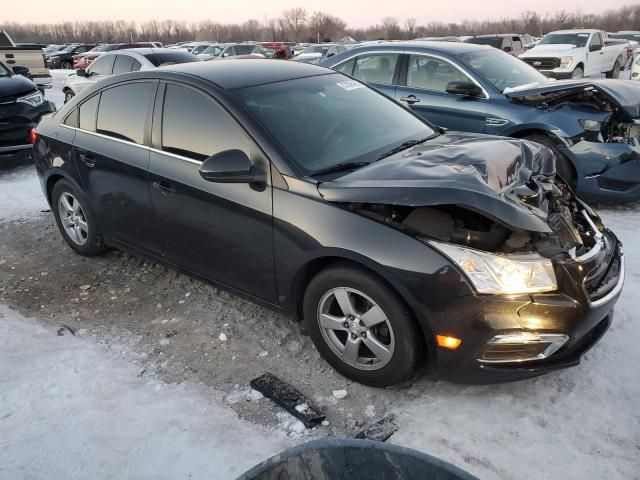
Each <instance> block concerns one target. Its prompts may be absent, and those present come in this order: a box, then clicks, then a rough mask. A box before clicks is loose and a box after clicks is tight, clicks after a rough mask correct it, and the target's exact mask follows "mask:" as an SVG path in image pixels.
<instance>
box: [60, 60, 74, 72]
mask: <svg viewBox="0 0 640 480" xmlns="http://www.w3.org/2000/svg"><path fill="white" fill-rule="evenodd" d="M60 68H61V69H63V70H71V69H72V68H73V63H72V62H70V61H69V60H63V61H62V63H60Z"/></svg>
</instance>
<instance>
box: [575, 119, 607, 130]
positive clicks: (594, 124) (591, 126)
mask: <svg viewBox="0 0 640 480" xmlns="http://www.w3.org/2000/svg"><path fill="white" fill-rule="evenodd" d="M578 122H580V125H582V128H584V129H585V130H589V131H590V132H599V131H600V127H601V126H602V122H599V121H597V120H578Z"/></svg>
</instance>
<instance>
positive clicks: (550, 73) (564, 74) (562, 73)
mask: <svg viewBox="0 0 640 480" xmlns="http://www.w3.org/2000/svg"><path fill="white" fill-rule="evenodd" d="M538 71H539V72H540V73H541V74H543V75H544V76H545V77H549V78H555V79H556V80H566V79H569V78H571V75H573V70H563V69H562V70H561V69H559V68H557V69H555V70H538Z"/></svg>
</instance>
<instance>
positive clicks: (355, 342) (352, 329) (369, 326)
mask: <svg viewBox="0 0 640 480" xmlns="http://www.w3.org/2000/svg"><path fill="white" fill-rule="evenodd" d="M317 318H318V325H319V327H320V331H321V332H322V337H323V338H324V340H325V342H327V345H328V346H329V348H331V350H332V351H333V352H334V353H335V354H336V355H337V356H338V357H339V358H340V359H341V360H342V361H343V362H345V363H346V364H347V365H350V366H351V367H354V368H357V369H358V370H378V369H380V368H382V367H384V366H385V365H387V364H388V363H389V362H390V361H391V358H392V357H393V351H394V348H395V338H394V335H393V329H392V328H391V323H390V322H389V319H388V318H387V315H386V314H385V313H384V311H383V310H382V308H380V306H379V305H378V304H377V303H376V302H374V301H373V300H372V299H371V298H370V297H368V296H367V295H365V294H364V293H362V292H360V291H359V290H356V289H354V288H349V287H338V288H333V289H331V290H329V291H328V292H327V293H325V294H324V295H323V297H322V298H321V299H320V303H319V304H318V314H317Z"/></svg>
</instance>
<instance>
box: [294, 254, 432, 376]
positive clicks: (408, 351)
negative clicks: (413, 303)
mask: <svg viewBox="0 0 640 480" xmlns="http://www.w3.org/2000/svg"><path fill="white" fill-rule="evenodd" d="M339 287H347V288H353V289H356V290H359V291H360V292H362V293H364V294H366V295H367V296H368V297H370V298H371V299H372V300H373V301H375V302H376V303H377V304H378V305H379V306H380V308H381V309H382V310H383V311H384V313H385V315H386V317H387V319H388V322H389V324H390V325H391V328H392V330H393V335H394V337H395V348H394V351H393V355H392V356H391V359H390V360H389V362H388V363H387V364H386V365H385V366H383V367H381V368H379V369H378V370H362V369H359V368H356V367H353V366H351V365H349V364H347V363H346V362H344V361H343V360H342V359H341V358H340V357H339V356H338V355H336V354H335V353H334V351H333V350H332V349H331V347H330V346H329V345H328V344H327V341H326V340H325V338H324V336H323V335H322V332H321V329H320V325H319V323H318V316H317V312H318V309H319V306H320V302H321V299H322V297H323V296H324V295H325V294H326V293H327V292H329V291H330V290H332V289H334V288H339ZM304 322H305V327H306V330H307V332H308V333H309V335H310V337H311V339H312V341H313V343H314V345H315V346H316V348H317V349H318V351H319V353H320V355H321V356H322V357H323V358H324V359H325V360H326V361H327V362H328V363H329V364H330V365H331V366H332V367H333V368H335V369H336V370H337V371H338V372H340V373H341V374H342V375H344V376H345V377H347V378H350V379H352V380H354V381H356V382H359V383H362V384H364V385H368V386H371V387H388V386H391V385H395V384H397V383H399V382H402V381H404V380H407V379H408V378H409V377H411V375H412V374H413V373H414V371H415V369H416V367H417V365H418V363H419V361H420V359H421V358H422V356H423V353H424V352H423V350H424V341H423V338H422V331H421V330H420V328H419V327H418V325H417V323H416V321H415V319H414V317H413V314H412V312H410V310H409V309H408V308H407V306H406V305H405V304H404V302H403V301H402V300H401V299H400V298H399V297H398V295H397V294H396V293H395V292H394V291H393V290H392V289H391V288H390V287H389V286H388V285H387V284H386V283H385V282H384V281H382V280H381V279H379V278H378V277H377V276H376V275H374V274H372V273H370V272H368V271H366V270H364V269H362V268H359V267H357V266H354V265H351V264H346V263H345V264H337V265H334V266H331V267H329V268H327V269H326V270H323V271H321V272H320V273H318V274H317V275H316V276H315V277H314V278H313V279H312V280H311V282H310V283H309V285H308V287H307V289H306V292H305V296H304Z"/></svg>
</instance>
